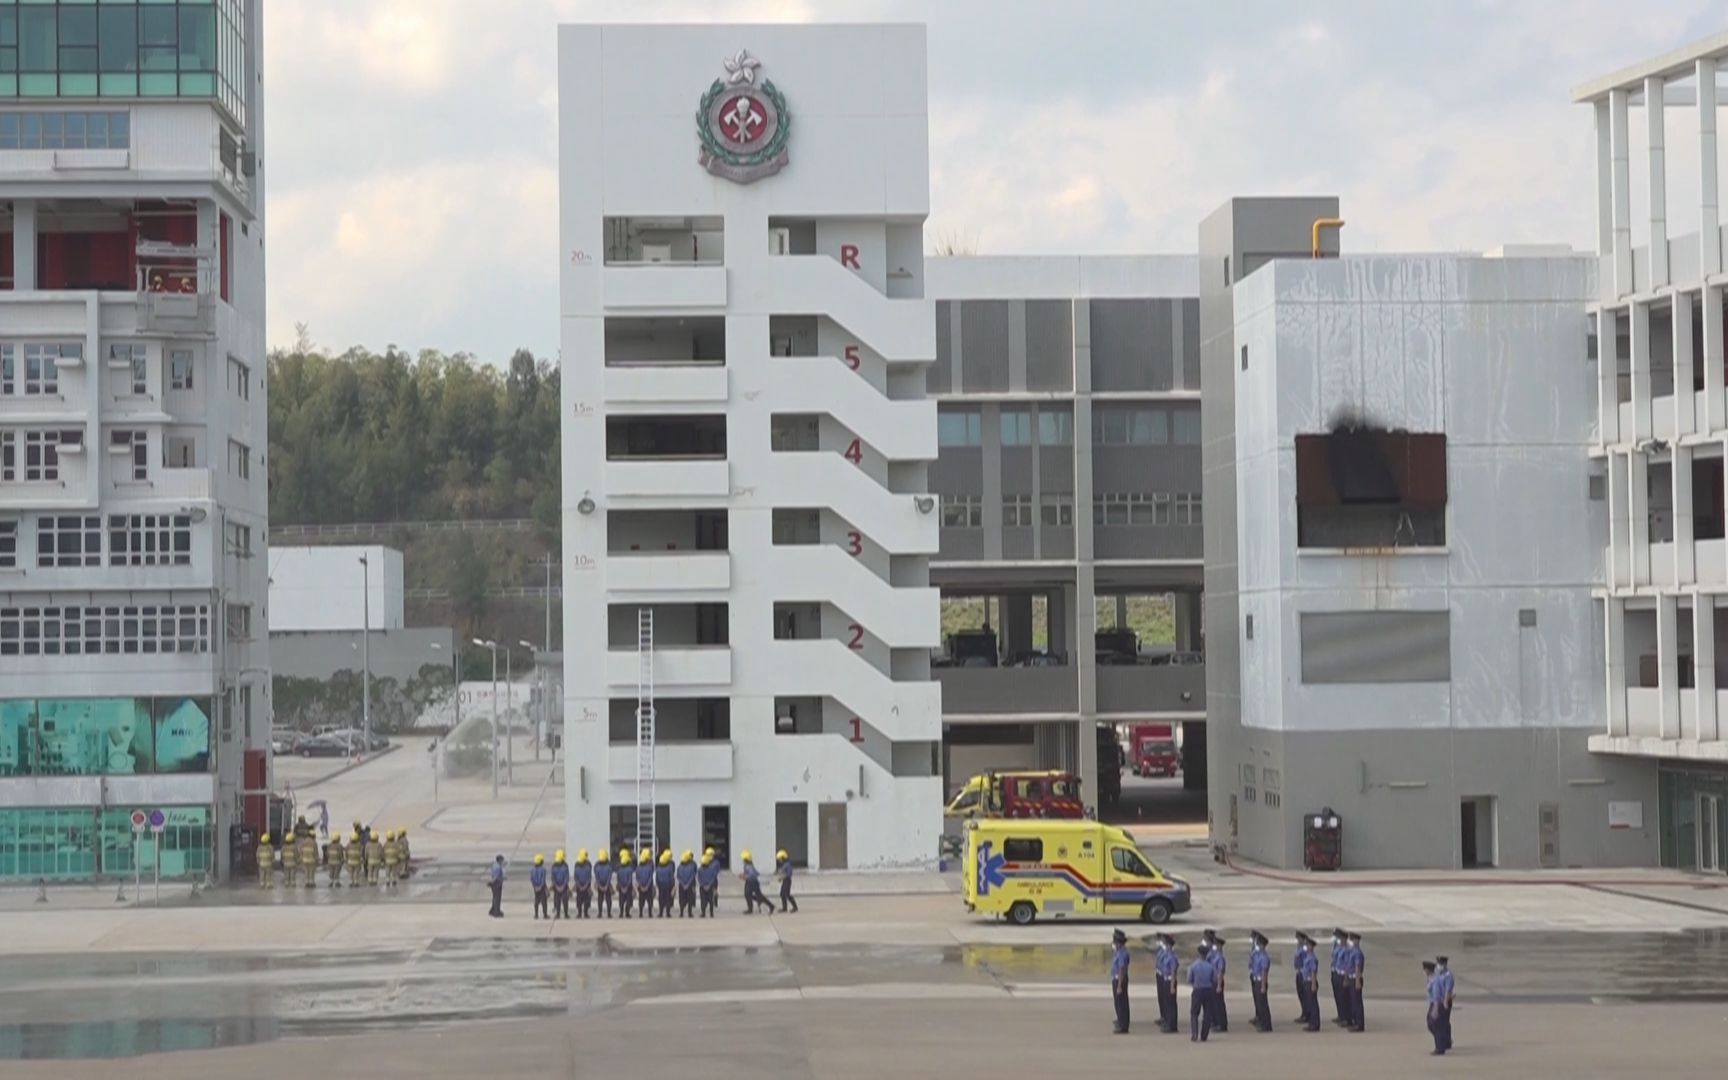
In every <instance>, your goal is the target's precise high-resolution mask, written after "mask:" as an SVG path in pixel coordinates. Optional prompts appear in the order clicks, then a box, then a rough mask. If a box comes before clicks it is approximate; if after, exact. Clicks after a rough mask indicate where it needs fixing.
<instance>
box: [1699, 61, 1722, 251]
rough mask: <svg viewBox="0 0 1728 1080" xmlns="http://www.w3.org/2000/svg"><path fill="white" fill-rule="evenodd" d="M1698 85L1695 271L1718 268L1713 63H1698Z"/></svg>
mask: <svg viewBox="0 0 1728 1080" xmlns="http://www.w3.org/2000/svg"><path fill="white" fill-rule="evenodd" d="M1697 75H1698V78H1697V83H1698V193H1699V196H1700V203H1701V205H1700V212H1699V215H1698V244H1699V247H1700V249H1701V250H1700V251H1699V253H1698V270H1699V272H1700V273H1703V274H1714V273H1716V272H1717V271H1719V270H1721V269H1722V231H1721V225H1722V214H1721V199H1722V195H1721V191H1720V190H1719V189H1718V188H1717V187H1716V183H1717V176H1716V61H1715V60H1710V59H1706V60H1700V61H1698V65H1697Z"/></svg>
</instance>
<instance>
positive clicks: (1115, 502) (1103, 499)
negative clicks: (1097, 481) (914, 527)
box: [942, 491, 1201, 529]
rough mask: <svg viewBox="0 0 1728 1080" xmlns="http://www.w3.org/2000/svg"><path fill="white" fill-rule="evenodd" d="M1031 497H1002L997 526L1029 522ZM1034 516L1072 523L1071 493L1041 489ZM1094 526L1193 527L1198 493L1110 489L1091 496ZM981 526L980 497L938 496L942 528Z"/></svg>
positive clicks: (1197, 521) (1050, 523)
mask: <svg viewBox="0 0 1728 1080" xmlns="http://www.w3.org/2000/svg"><path fill="white" fill-rule="evenodd" d="M1032 511H1033V506H1032V496H1030V495H1005V496H1003V498H1002V524H1003V526H1005V527H1009V528H1016V527H1019V528H1024V527H1029V526H1030V525H1031V524H1032ZM1038 520H1039V521H1040V522H1042V523H1043V524H1044V525H1046V526H1058V527H1060V526H1065V525H1073V524H1074V496H1073V495H1071V494H1069V493H1067V492H1048V491H1047V492H1045V493H1043V494H1042V495H1039V496H1038ZM1092 524H1094V525H1199V524H1201V510H1200V495H1199V493H1198V492H1192V491H1177V492H1169V491H1151V492H1121V493H1118V492H1111V493H1106V494H1101V495H1095V496H1093V499H1092ZM983 526H984V499H983V497H982V496H978V495H944V496H942V527H943V528H945V529H979V528H983Z"/></svg>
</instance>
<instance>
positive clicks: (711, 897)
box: [696, 859, 720, 919]
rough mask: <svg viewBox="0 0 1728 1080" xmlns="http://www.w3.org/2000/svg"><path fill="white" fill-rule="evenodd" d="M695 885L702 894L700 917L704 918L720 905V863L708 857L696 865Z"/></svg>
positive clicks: (713, 912)
mask: <svg viewBox="0 0 1728 1080" xmlns="http://www.w3.org/2000/svg"><path fill="white" fill-rule="evenodd" d="M696 885H697V888H698V889H699V890H700V892H701V894H702V896H701V899H702V917H703V918H704V919H706V918H707V917H708V916H710V915H713V914H715V912H716V911H717V910H718V909H719V907H720V863H719V862H718V861H716V860H714V859H709V860H708V861H707V862H705V863H703V864H702V865H701V866H698V867H697V868H696Z"/></svg>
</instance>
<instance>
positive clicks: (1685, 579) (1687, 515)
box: [1664, 394, 1697, 587]
mask: <svg viewBox="0 0 1728 1080" xmlns="http://www.w3.org/2000/svg"><path fill="white" fill-rule="evenodd" d="M1687 397H1691V395H1690V394H1688V395H1687ZM1693 454H1694V451H1693V448H1692V447H1690V446H1681V445H1680V444H1679V443H1675V444H1674V453H1673V456H1672V458H1671V459H1670V460H1669V465H1668V477H1669V500H1670V502H1671V503H1672V504H1673V507H1674V509H1673V518H1674V563H1673V565H1672V566H1669V567H1665V568H1664V569H1665V571H1666V572H1667V573H1670V574H1672V575H1673V576H1672V577H1670V578H1669V579H1668V580H1669V581H1670V582H1672V583H1673V584H1674V585H1675V586H1676V587H1679V586H1683V585H1690V584H1692V583H1693V582H1694V581H1696V580H1697V570H1696V567H1694V566H1693V550H1694V545H1693V541H1692V531H1693V520H1692V519H1693V510H1692V464H1693Z"/></svg>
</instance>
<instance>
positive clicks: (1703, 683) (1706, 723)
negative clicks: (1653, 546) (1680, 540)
mask: <svg viewBox="0 0 1728 1080" xmlns="http://www.w3.org/2000/svg"><path fill="white" fill-rule="evenodd" d="M1687 693H1689V694H1691V695H1692V730H1690V731H1684V730H1683V731H1681V732H1680V737H1681V738H1682V739H1696V738H1699V737H1700V732H1704V731H1709V732H1712V733H1714V732H1715V730H1716V598H1715V597H1714V596H1711V595H1710V594H1709V593H1694V594H1693V596H1692V689H1691V690H1688V691H1687ZM1711 737H1712V738H1713V737H1714V734H1712V736H1711Z"/></svg>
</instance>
